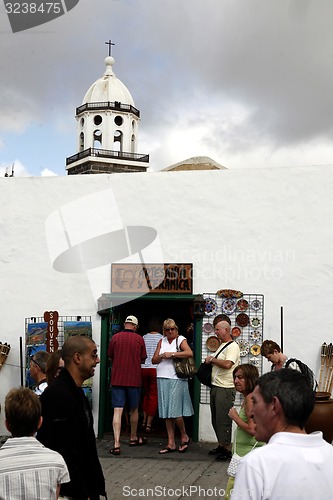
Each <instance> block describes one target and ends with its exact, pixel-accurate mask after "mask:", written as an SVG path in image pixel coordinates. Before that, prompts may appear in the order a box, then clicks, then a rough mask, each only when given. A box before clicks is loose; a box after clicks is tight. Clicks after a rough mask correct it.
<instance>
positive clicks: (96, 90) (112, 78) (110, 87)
mask: <svg viewBox="0 0 333 500" xmlns="http://www.w3.org/2000/svg"><path fill="white" fill-rule="evenodd" d="M104 62H105V64H106V70H105V73H104V75H103V76H102V78H99V79H98V80H96V82H95V83H93V84H92V85H91V87H90V88H89V90H88V92H87V93H86V95H85V96H84V98H83V101H82V104H86V103H91V102H106V101H110V102H115V101H118V102H121V103H122V104H129V105H131V106H134V107H135V104H134V101H133V97H132V96H131V93H130V91H129V90H128V88H127V87H126V85H124V84H123V83H122V82H121V81H120V80H119V79H118V78H117V77H116V75H115V74H114V72H113V70H112V66H113V64H114V58H113V57H112V56H109V57H106V58H105V61H104Z"/></svg>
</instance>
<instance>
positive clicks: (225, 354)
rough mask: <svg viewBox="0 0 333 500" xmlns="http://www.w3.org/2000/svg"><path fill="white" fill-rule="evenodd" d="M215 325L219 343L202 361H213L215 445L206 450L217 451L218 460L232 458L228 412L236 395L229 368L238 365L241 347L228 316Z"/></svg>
mask: <svg viewBox="0 0 333 500" xmlns="http://www.w3.org/2000/svg"><path fill="white" fill-rule="evenodd" d="M214 326H215V328H214V329H215V334H216V335H217V337H218V339H219V341H220V346H219V347H218V349H217V350H216V351H215V353H214V354H212V355H211V356H207V357H206V359H205V363H211V364H212V365H213V368H212V388H211V390H210V410H211V418H212V426H213V428H214V431H215V434H216V437H217V440H218V445H217V446H216V447H215V448H214V449H213V450H211V451H210V452H209V453H210V454H211V455H217V457H216V458H217V460H228V459H230V458H231V449H230V448H231V429H232V420H231V418H230V417H229V415H228V413H229V410H230V408H231V407H232V406H233V404H234V401H235V396H236V390H235V386H234V379H233V374H232V372H233V370H234V368H235V367H236V366H237V365H239V360H240V351H239V346H238V344H237V343H236V342H233V338H232V336H231V322H230V319H229V318H228V317H227V318H225V319H223V318H222V320H221V321H219V322H217V323H216V324H215V325H214ZM216 354H218V356H217V357H215V356H216Z"/></svg>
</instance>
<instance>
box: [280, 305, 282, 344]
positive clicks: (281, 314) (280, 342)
mask: <svg viewBox="0 0 333 500" xmlns="http://www.w3.org/2000/svg"><path fill="white" fill-rule="evenodd" d="M280 347H281V351H282V352H283V306H281V341H280Z"/></svg>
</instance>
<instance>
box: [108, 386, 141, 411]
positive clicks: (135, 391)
mask: <svg viewBox="0 0 333 500" xmlns="http://www.w3.org/2000/svg"><path fill="white" fill-rule="evenodd" d="M140 393H141V387H125V386H121V385H113V386H112V391H111V395H112V396H111V397H112V408H124V406H125V403H127V406H128V408H130V409H131V410H135V409H136V408H138V406H139V401H140Z"/></svg>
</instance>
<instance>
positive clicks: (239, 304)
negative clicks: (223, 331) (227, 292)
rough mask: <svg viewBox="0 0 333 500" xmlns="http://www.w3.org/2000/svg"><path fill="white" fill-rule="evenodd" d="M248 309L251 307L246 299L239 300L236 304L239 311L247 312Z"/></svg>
mask: <svg viewBox="0 0 333 500" xmlns="http://www.w3.org/2000/svg"><path fill="white" fill-rule="evenodd" d="M248 307H249V303H248V301H247V300H245V299H239V301H238V302H237V304H236V309H237V311H246V309H247V308H248Z"/></svg>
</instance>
